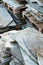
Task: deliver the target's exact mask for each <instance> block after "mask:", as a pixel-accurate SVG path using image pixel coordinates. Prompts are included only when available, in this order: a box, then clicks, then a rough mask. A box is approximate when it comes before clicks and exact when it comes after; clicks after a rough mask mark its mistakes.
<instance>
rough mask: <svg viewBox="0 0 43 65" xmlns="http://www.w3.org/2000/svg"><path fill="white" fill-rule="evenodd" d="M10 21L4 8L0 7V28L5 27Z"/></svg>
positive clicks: (10, 18)
mask: <svg viewBox="0 0 43 65" xmlns="http://www.w3.org/2000/svg"><path fill="white" fill-rule="evenodd" d="M12 20H13V19H12V17H11V16H10V14H9V13H8V12H7V10H6V9H5V8H4V7H0V27H6V26H7V25H8V24H9V23H10V22H11V21H12Z"/></svg>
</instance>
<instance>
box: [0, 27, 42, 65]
mask: <svg viewBox="0 0 43 65" xmlns="http://www.w3.org/2000/svg"><path fill="white" fill-rule="evenodd" d="M15 32H16V33H15ZM1 39H2V40H3V42H4V44H6V43H7V42H10V44H12V47H10V46H7V44H6V46H7V47H5V46H4V48H2V50H3V51H2V53H1V56H2V58H1V61H2V63H3V65H12V64H13V65H28V64H30V65H38V59H37V58H38V57H37V53H36V52H38V51H37V50H38V49H39V47H40V46H41V47H42V48H43V34H41V33H40V32H38V31H36V30H35V29H33V28H27V29H24V30H21V31H18V32H17V31H10V32H6V33H4V34H2V35H1ZM1 39H0V40H1ZM2 47H3V46H2ZM39 51H40V50H39Z"/></svg>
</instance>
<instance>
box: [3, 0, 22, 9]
mask: <svg viewBox="0 0 43 65" xmlns="http://www.w3.org/2000/svg"><path fill="white" fill-rule="evenodd" d="M3 1H4V2H6V3H8V4H10V5H11V6H13V7H14V8H15V9H16V8H18V7H21V6H22V5H21V4H19V3H18V2H17V1H16V0H3Z"/></svg>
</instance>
